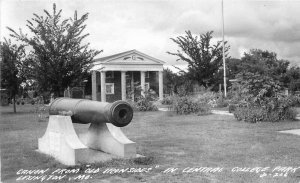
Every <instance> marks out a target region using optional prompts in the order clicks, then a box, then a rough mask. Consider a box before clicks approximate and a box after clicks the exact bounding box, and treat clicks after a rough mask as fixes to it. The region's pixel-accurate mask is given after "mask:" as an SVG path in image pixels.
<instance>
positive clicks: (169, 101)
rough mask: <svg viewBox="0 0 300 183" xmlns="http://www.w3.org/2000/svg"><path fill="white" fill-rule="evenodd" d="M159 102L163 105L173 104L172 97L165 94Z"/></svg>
mask: <svg viewBox="0 0 300 183" xmlns="http://www.w3.org/2000/svg"><path fill="white" fill-rule="evenodd" d="M161 104H163V105H172V104H173V97H172V96H167V97H165V98H163V100H162V101H161Z"/></svg>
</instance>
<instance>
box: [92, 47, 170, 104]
mask: <svg viewBox="0 0 300 183" xmlns="http://www.w3.org/2000/svg"><path fill="white" fill-rule="evenodd" d="M164 63H165V62H163V61H161V60H159V59H156V58H153V57H151V56H149V55H146V54H144V53H141V52H139V51H137V50H130V51H126V52H123V53H118V54H115V55H111V56H107V57H103V58H99V59H95V60H94V63H93V64H94V66H93V67H92V69H91V70H92V99H93V100H97V101H104V102H105V101H107V102H113V101H116V100H127V99H132V100H134V99H135V98H136V97H138V96H140V95H144V94H145V93H144V92H145V91H148V90H150V89H151V91H152V92H155V93H156V94H158V96H159V98H160V99H163V65H164ZM138 87H140V89H141V90H137V88H138ZM137 91H138V92H137Z"/></svg>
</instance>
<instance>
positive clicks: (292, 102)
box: [234, 96, 300, 122]
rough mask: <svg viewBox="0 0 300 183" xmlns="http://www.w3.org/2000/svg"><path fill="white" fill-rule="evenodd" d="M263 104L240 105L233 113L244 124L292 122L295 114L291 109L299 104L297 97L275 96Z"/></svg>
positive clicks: (299, 100)
mask: <svg viewBox="0 0 300 183" xmlns="http://www.w3.org/2000/svg"><path fill="white" fill-rule="evenodd" d="M266 101H267V102H265V103H263V104H260V105H258V104H257V103H256V104H254V103H247V102H245V103H240V104H239V106H238V107H237V108H236V110H235V111H234V116H235V117H236V118H237V119H238V120H244V121H246V122H258V121H272V122H276V121H280V120H287V119H290V120H294V119H295V118H296V116H297V112H296V111H295V109H294V108H293V107H294V106H296V105H298V104H299V103H300V98H299V97H297V96H276V97H269V98H266Z"/></svg>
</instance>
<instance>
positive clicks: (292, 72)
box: [284, 66, 300, 94]
mask: <svg viewBox="0 0 300 183" xmlns="http://www.w3.org/2000/svg"><path fill="white" fill-rule="evenodd" d="M284 82H285V83H287V86H286V87H287V88H288V89H289V91H291V93H292V94H293V93H295V91H299V90H300V67H298V66H294V67H291V68H290V69H289V70H288V71H287V73H286V80H285V81H284Z"/></svg>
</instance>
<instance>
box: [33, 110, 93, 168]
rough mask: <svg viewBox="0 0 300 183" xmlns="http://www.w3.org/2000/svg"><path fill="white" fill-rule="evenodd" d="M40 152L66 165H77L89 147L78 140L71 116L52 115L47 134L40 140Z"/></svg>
mask: <svg viewBox="0 0 300 183" xmlns="http://www.w3.org/2000/svg"><path fill="white" fill-rule="evenodd" d="M38 148H39V151H40V152H42V153H45V154H48V155H50V156H52V157H54V158H55V159H57V160H58V161H60V162H61V163H63V164H65V165H75V164H76V163H77V162H78V161H79V159H80V157H81V156H82V154H83V153H84V151H86V149H87V147H86V146H85V145H84V144H83V143H82V142H81V141H80V140H79V139H78V136H77V134H76V132H75V130H74V127H73V123H72V120H71V117H70V116H59V115H50V116H49V123H48V127H47V130H46V133H45V134H44V136H43V137H42V138H39V139H38Z"/></svg>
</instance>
